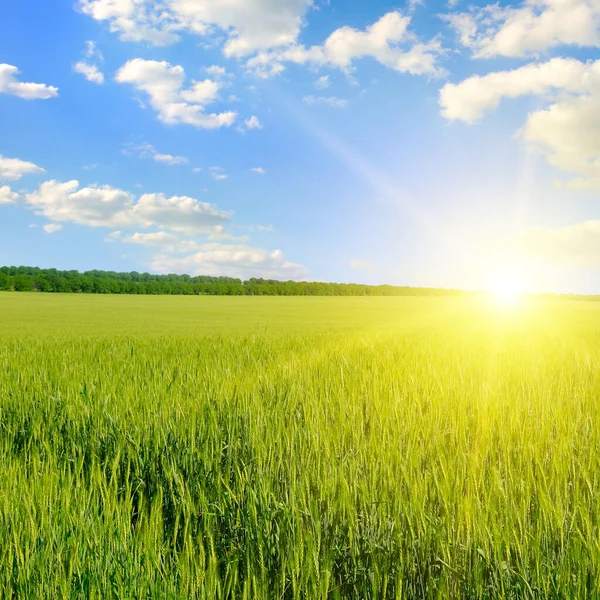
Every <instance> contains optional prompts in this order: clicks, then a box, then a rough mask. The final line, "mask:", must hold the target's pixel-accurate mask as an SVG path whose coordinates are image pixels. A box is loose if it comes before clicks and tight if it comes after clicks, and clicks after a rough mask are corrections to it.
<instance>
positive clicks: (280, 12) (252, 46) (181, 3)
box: [79, 0, 313, 57]
mask: <svg viewBox="0 0 600 600" xmlns="http://www.w3.org/2000/svg"><path fill="white" fill-rule="evenodd" d="M312 3H313V2H312V0H228V1H227V2H215V1H214V0H79V7H80V9H81V10H82V12H84V13H85V14H87V15H89V16H91V17H92V18H94V19H96V20H97V21H107V22H108V23H109V25H110V28H111V30H112V31H114V32H117V33H119V34H120V36H121V38H122V39H124V40H131V41H146V42H149V43H151V44H154V45H157V46H163V45H167V44H171V43H173V42H176V41H177V40H178V39H179V34H180V33H182V32H190V33H192V34H195V35H200V36H207V35H210V34H213V33H214V32H215V30H220V31H222V32H224V33H225V35H226V36H227V40H226V42H225V46H224V53H225V55H226V56H236V57H243V56H247V55H249V54H251V53H253V52H255V51H257V50H264V49H268V48H277V47H281V46H288V45H290V44H292V43H294V42H295V41H296V40H297V39H298V35H299V33H300V30H301V27H302V24H303V17H304V15H305V13H306V11H307V10H308V9H309V8H310V7H311V6H312Z"/></svg>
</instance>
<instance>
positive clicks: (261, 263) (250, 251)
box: [152, 243, 306, 279]
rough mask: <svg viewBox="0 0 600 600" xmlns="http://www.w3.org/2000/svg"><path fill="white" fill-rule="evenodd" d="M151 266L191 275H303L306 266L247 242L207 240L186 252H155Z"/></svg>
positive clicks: (295, 276)
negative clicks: (244, 243)
mask: <svg viewBox="0 0 600 600" xmlns="http://www.w3.org/2000/svg"><path fill="white" fill-rule="evenodd" d="M152 269H153V270H154V271H158V272H161V273H174V272H177V273H190V274H192V275H201V274H202V275H226V276H230V277H240V278H242V279H247V278H250V277H265V278H268V279H303V278H304V277H305V276H306V269H305V268H304V267H303V266H302V265H300V264H297V263H292V262H288V261H286V260H285V256H284V254H283V252H281V250H273V251H269V250H265V249H263V248H255V247H253V246H247V245H241V244H240V245H234V244H220V243H208V244H201V245H199V248H198V251H196V252H194V253H193V254H190V255H188V256H183V257H180V256H172V255H169V254H158V255H157V256H155V257H154V258H153V260H152Z"/></svg>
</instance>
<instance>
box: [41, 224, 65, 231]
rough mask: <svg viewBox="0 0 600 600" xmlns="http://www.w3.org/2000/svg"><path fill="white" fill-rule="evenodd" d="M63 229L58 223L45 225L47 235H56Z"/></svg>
mask: <svg viewBox="0 0 600 600" xmlns="http://www.w3.org/2000/svg"><path fill="white" fill-rule="evenodd" d="M62 228H63V226H62V225H59V224H58V223H48V225H44V228H43V229H44V231H45V232H46V233H56V232H57V231H60V230H61V229H62Z"/></svg>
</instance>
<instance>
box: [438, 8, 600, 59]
mask: <svg viewBox="0 0 600 600" xmlns="http://www.w3.org/2000/svg"><path fill="white" fill-rule="evenodd" d="M445 18H446V20H447V21H448V22H449V23H450V25H451V26H452V27H453V28H454V29H455V30H456V31H457V33H458V34H459V36H460V41H461V43H462V44H463V45H464V46H466V47H468V48H470V49H471V50H472V51H473V54H474V56H475V57H477V58H491V57H494V56H511V57H521V56H532V55H535V54H537V53H539V52H543V51H545V50H548V49H550V48H554V47H557V46H561V45H576V46H589V47H599V46H600V4H599V3H598V1H597V0H526V1H525V2H524V3H523V4H522V6H520V7H501V6H500V5H499V4H497V3H496V4H489V5H487V6H483V7H472V8H471V9H470V11H468V12H462V13H454V14H451V15H448V16H446V17H445Z"/></svg>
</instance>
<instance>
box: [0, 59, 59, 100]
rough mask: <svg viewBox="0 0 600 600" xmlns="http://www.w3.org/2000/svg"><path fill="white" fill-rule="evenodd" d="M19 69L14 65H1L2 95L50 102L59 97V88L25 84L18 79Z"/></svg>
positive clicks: (0, 90)
mask: <svg viewBox="0 0 600 600" xmlns="http://www.w3.org/2000/svg"><path fill="white" fill-rule="evenodd" d="M18 74H19V69H17V67H15V66H13V65H7V64H4V63H3V64H0V93H2V94H9V95H11V96H17V97H19V98H23V99H25V100H48V99H49V98H56V97H57V96H58V88H55V87H53V86H51V85H46V84H45V83H25V82H22V81H19V80H18V79H17V77H16V76H17V75H18Z"/></svg>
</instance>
